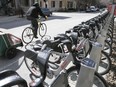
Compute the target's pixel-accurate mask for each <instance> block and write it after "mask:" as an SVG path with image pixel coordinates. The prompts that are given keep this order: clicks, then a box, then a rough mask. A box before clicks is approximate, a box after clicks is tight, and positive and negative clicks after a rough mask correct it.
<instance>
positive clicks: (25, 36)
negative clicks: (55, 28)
mask: <svg viewBox="0 0 116 87" xmlns="http://www.w3.org/2000/svg"><path fill="white" fill-rule="evenodd" d="M37 31H38V32H37V35H40V36H41V37H42V38H43V37H44V36H45V35H46V33H47V25H46V24H45V23H42V22H41V17H40V16H39V18H38V30H37ZM33 38H34V29H33V27H32V25H31V26H30V27H26V28H25V29H24V30H23V32H22V40H23V42H24V43H26V44H28V43H31V42H32V40H33Z"/></svg>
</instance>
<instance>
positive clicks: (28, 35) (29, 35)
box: [22, 27, 34, 44]
mask: <svg viewBox="0 0 116 87" xmlns="http://www.w3.org/2000/svg"><path fill="white" fill-rule="evenodd" d="M33 38H34V34H33V29H32V28H31V27H27V28H25V29H24V30H23V32H22V40H23V42H24V43H26V44H28V43H30V42H32V40H33Z"/></svg>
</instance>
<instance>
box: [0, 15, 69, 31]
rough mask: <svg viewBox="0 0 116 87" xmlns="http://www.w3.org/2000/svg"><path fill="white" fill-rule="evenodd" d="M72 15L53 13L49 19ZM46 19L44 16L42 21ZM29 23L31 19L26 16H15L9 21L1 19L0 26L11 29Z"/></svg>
mask: <svg viewBox="0 0 116 87" xmlns="http://www.w3.org/2000/svg"><path fill="white" fill-rule="evenodd" d="M67 18H70V17H65V16H57V15H53V16H51V17H48V20H46V21H49V20H54V19H61V20H63V19H67ZM10 20H11V21H10ZM43 20H44V18H42V21H43ZM27 24H31V22H30V21H28V20H27V19H26V18H25V17H24V18H18V17H17V18H15V19H12V18H11V19H9V21H7V20H5V21H3V22H2V21H1V22H0V28H5V29H11V28H16V27H20V26H24V25H27Z"/></svg>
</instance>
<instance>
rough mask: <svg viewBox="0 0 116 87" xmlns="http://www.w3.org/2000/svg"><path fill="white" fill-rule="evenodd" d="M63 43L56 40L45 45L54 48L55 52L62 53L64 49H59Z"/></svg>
mask: <svg viewBox="0 0 116 87" xmlns="http://www.w3.org/2000/svg"><path fill="white" fill-rule="evenodd" d="M60 43H61V40H60V39H56V40H45V41H44V42H43V44H47V47H50V48H52V49H53V50H54V51H57V52H62V49H61V48H60V47H59V44H60Z"/></svg>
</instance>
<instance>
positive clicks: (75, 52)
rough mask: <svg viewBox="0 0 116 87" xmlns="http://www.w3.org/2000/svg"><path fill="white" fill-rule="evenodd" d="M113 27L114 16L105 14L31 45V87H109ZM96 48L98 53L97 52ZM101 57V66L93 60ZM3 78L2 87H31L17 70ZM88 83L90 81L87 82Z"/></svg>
mask: <svg viewBox="0 0 116 87" xmlns="http://www.w3.org/2000/svg"><path fill="white" fill-rule="evenodd" d="M113 27H114V16H113V15H112V14H111V13H109V12H105V13H103V14H101V15H99V16H97V17H95V18H92V19H90V20H88V21H86V22H82V23H81V24H79V25H76V26H74V27H73V28H72V29H70V30H67V31H66V32H65V33H64V34H58V35H57V36H55V37H54V40H44V41H36V42H35V43H29V44H27V45H26V46H25V48H26V51H25V52H24V60H25V63H26V66H27V68H28V69H29V71H30V72H31V75H32V77H31V79H32V82H30V83H29V86H30V87H85V86H86V87H109V86H108V83H107V81H106V80H105V79H104V78H103V77H102V75H105V74H106V73H108V72H109V70H110V67H111V59H110V56H111V54H112V43H113V39H112V38H113ZM106 28H107V29H106ZM100 42H101V43H100ZM96 49H98V50H97V51H99V52H98V53H95V52H93V51H94V50H96ZM99 49H100V50H99ZM97 51H96V52H97ZM95 54H97V56H95ZM98 55H99V56H100V58H98V60H100V61H98V63H99V64H98V63H96V61H95V60H94V58H93V59H92V58H91V57H94V56H95V57H99V56H98ZM83 69H84V70H85V73H84V74H82V73H83V72H82V71H81V70H83ZM91 72H93V73H91ZM80 73H81V74H80ZM0 75H1V76H0V77H1V81H0V87H12V86H13V85H17V86H18V87H28V85H27V82H26V81H25V80H24V79H23V78H22V77H20V75H18V74H17V73H16V72H15V71H12V70H5V71H3V72H0ZM92 75H93V77H92ZM33 76H34V77H33ZM86 77H87V78H86ZM80 78H81V79H80ZM82 79H84V80H82ZM87 80H88V81H90V82H89V83H86V82H87ZM80 81H81V82H80ZM87 84H89V85H87Z"/></svg>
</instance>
